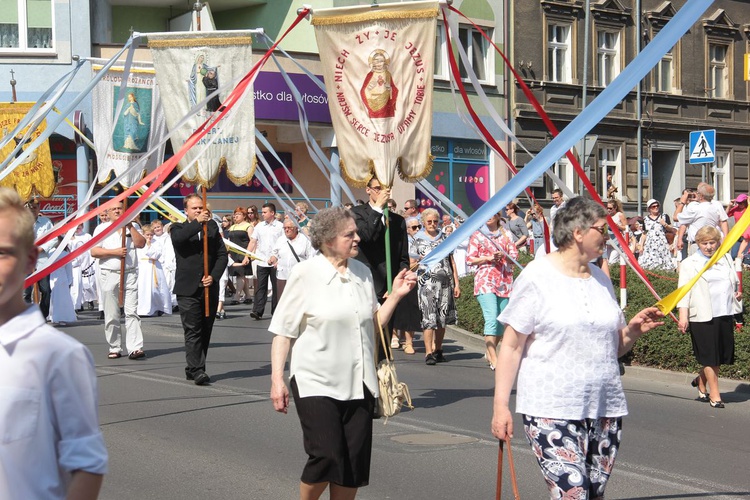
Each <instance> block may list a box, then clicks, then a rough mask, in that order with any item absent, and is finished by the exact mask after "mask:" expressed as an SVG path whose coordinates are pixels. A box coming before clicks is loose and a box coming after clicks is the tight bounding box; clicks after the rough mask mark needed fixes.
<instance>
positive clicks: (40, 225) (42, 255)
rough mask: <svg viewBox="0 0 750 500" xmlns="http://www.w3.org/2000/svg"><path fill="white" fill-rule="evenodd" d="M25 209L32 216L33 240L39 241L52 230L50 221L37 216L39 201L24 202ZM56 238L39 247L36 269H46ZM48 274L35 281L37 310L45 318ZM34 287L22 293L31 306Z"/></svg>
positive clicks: (47, 297) (48, 299)
mask: <svg viewBox="0 0 750 500" xmlns="http://www.w3.org/2000/svg"><path fill="white" fill-rule="evenodd" d="M26 208H28V209H29V210H30V211H31V213H32V215H33V216H34V239H37V240H38V239H39V238H41V237H42V236H44V235H45V234H47V233H48V232H50V231H51V230H52V221H51V220H49V219H48V218H47V217H45V216H43V215H39V200H38V199H36V198H31V199H30V200H29V201H27V202H26ZM57 242H58V239H57V238H53V239H51V240H50V241H48V242H46V243H45V244H43V245H40V246H39V258H37V261H36V269H43V268H45V267H47V264H48V261H49V257H50V255H52V253H54V251H55V248H56V247H57ZM49 280H50V276H49V274H48V275H47V276H45V277H44V278H42V279H40V280H39V281H37V286H38V287H39V309H41V310H42V314H43V315H44V317H45V318H46V317H47V316H49V304H50V297H51V296H52V287H51V286H50V281H49ZM33 289H34V287H33V286H30V287H28V288H27V289H26V290H24V292H23V298H24V300H25V301H26V303H27V304H31V300H32V297H31V296H32V292H33Z"/></svg>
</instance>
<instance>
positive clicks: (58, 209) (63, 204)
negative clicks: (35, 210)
mask: <svg viewBox="0 0 750 500" xmlns="http://www.w3.org/2000/svg"><path fill="white" fill-rule="evenodd" d="M75 210H76V200H75V199H74V198H52V199H51V200H39V213H41V214H42V215H44V216H45V217H49V218H50V219H61V218H63V217H65V216H67V215H68V214H70V213H72V212H73V211H75Z"/></svg>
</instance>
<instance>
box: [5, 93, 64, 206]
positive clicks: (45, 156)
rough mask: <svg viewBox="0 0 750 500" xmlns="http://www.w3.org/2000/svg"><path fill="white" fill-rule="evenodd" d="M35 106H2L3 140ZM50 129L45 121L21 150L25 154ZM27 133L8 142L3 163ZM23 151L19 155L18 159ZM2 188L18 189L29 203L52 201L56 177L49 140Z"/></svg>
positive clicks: (19, 104) (25, 130)
mask: <svg viewBox="0 0 750 500" xmlns="http://www.w3.org/2000/svg"><path fill="white" fill-rule="evenodd" d="M34 104H36V103H33V102H12V103H0V134H1V135H2V137H5V136H6V135H8V134H10V133H11V132H12V131H13V130H14V129H15V128H16V126H17V125H18V123H19V122H20V121H21V120H22V119H23V117H24V116H26V113H28V112H29V110H30V109H31V108H32V107H33V106H34ZM46 128H47V122H46V120H44V121H42V123H41V124H40V125H39V126H38V127H37V129H36V130H34V132H32V133H31V135H30V136H29V138H28V139H27V140H26V141H25V143H24V145H23V146H22V149H23V150H25V149H26V148H27V147H28V146H29V144H31V143H32V142H34V141H35V140H36V139H37V138H38V137H39V136H40V135H42V133H43V132H44V130H45V129H46ZM27 131H28V127H26V128H25V129H23V130H21V132H20V133H19V134H18V135H17V136H16V137H15V138H14V140H12V141H9V142H8V144H6V145H5V147H4V148H3V149H2V150H0V162H3V161H5V159H6V158H8V155H10V154H11V153H13V150H14V149H15V148H16V146H17V145H18V144H19V143H20V142H22V141H23V136H24V135H25V134H26V132H27ZM20 153H21V151H20V150H19V152H18V153H16V155H15V156H16V157H18V156H19V154H20ZM0 186H3V187H8V188H11V189H15V190H16V192H17V193H18V195H19V196H20V197H21V198H22V199H24V200H28V199H29V198H31V197H33V196H40V197H42V198H49V197H50V196H52V194H53V193H54V191H55V174H54V171H53V169H52V157H51V156H50V151H49V140H47V141H45V142H44V143H42V145H41V146H39V147H38V148H37V149H36V150H34V152H33V153H31V155H29V157H28V158H26V160H24V162H23V163H21V164H20V165H18V166H17V167H16V168H15V169H14V170H13V172H11V173H10V175H8V176H7V177H5V178H4V179H2V180H0Z"/></svg>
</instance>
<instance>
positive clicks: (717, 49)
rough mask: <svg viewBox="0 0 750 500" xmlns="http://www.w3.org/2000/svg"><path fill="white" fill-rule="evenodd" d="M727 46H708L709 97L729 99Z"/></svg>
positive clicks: (716, 44) (711, 44)
mask: <svg viewBox="0 0 750 500" xmlns="http://www.w3.org/2000/svg"><path fill="white" fill-rule="evenodd" d="M728 55H729V46H728V45H725V44H720V43H709V44H708V82H707V84H708V85H707V92H708V94H709V96H710V97H714V98H725V97H729V95H730V93H731V92H730V89H729V64H728V61H729V58H728Z"/></svg>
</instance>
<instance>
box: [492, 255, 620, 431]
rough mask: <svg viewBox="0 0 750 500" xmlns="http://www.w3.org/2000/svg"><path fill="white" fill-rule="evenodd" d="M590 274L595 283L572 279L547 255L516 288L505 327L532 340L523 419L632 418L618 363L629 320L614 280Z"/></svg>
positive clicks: (526, 358)
mask: <svg viewBox="0 0 750 500" xmlns="http://www.w3.org/2000/svg"><path fill="white" fill-rule="evenodd" d="M589 269H590V270H591V276H590V277H589V278H585V279H584V278H573V277H570V276H566V275H565V274H563V273H562V272H560V271H559V270H558V269H557V268H555V267H554V265H553V264H552V261H551V256H549V255H545V256H543V257H537V258H536V259H535V260H534V261H532V262H531V263H529V265H528V266H526V268H525V269H524V270H523V272H522V273H521V274H520V275H519V277H518V279H517V280H516V282H515V283H514V285H513V292H511V294H510V302H509V303H508V306H507V307H506V308H505V310H504V311H503V312H502V314H500V316H499V317H498V321H500V322H501V323H504V324H507V325H510V326H512V327H513V328H514V329H515V330H516V331H517V332H518V333H519V334H522V335H529V336H530V337H529V338H528V340H527V342H526V347H525V349H524V352H523V355H522V358H521V364H520V368H519V370H518V382H517V385H516V389H517V393H516V394H517V396H516V411H517V412H518V413H523V414H526V415H531V416H535V417H544V418H559V419H568V420H581V419H584V418H598V417H620V416H623V415H627V413H628V409H627V404H626V402H625V394H624V393H623V390H622V383H621V381H620V374H619V368H618V365H617V351H618V347H619V331H620V329H621V328H623V327H624V326H625V317H624V316H623V314H622V311H621V310H620V308H619V306H618V304H617V302H616V301H615V296H614V290H613V289H612V283H611V282H610V281H609V278H607V276H606V275H605V274H604V272H602V270H601V269H599V268H598V267H596V266H594V265H589Z"/></svg>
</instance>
